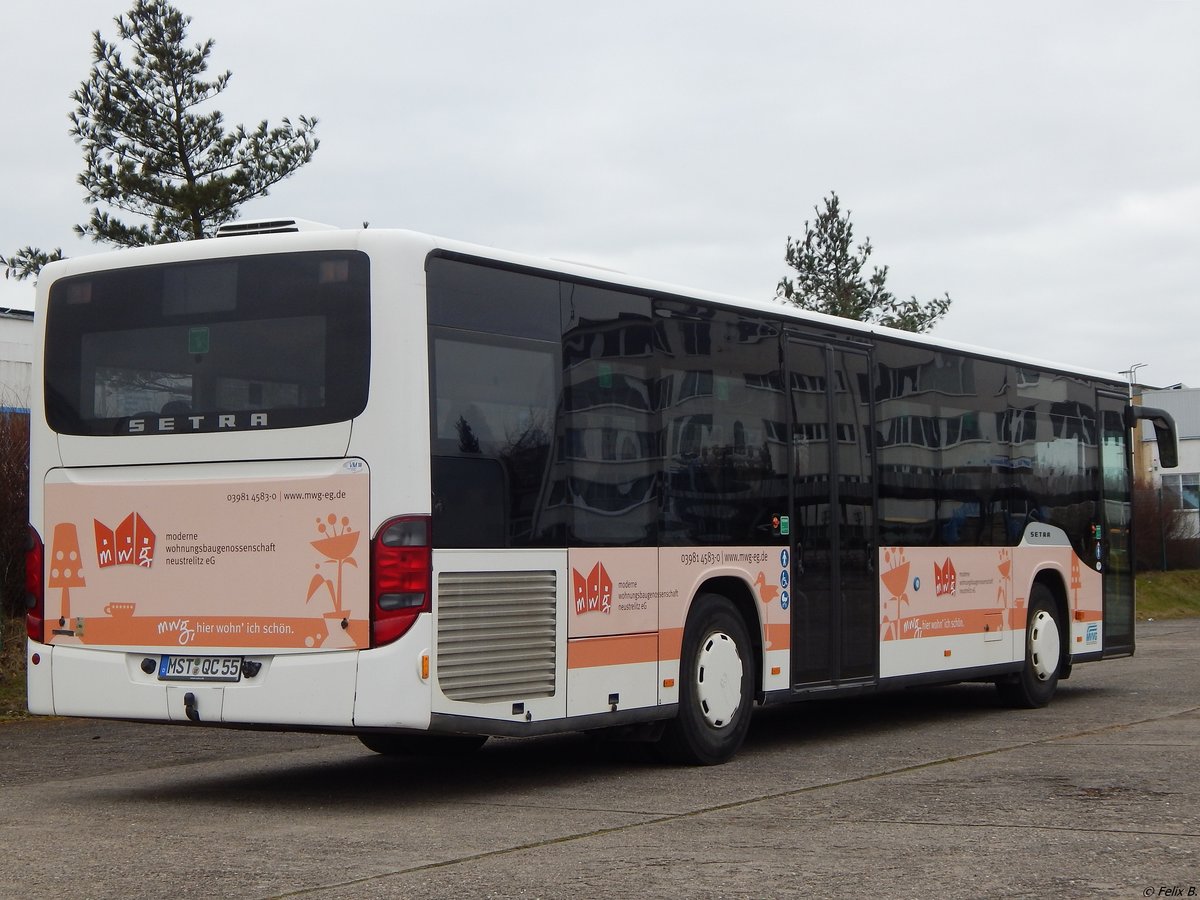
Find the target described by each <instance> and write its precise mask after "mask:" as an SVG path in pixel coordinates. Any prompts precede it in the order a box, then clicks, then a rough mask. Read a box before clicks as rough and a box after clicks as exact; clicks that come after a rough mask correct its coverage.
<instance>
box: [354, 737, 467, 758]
mask: <svg viewBox="0 0 1200 900" xmlns="http://www.w3.org/2000/svg"><path fill="white" fill-rule="evenodd" d="M358 739H359V740H360V741H361V742H362V745H363V746H364V747H366V748H367V749H368V750H371V751H373V752H375V753H379V754H381V755H383V756H464V755H466V754H469V753H474V752H475V751H476V750H478V749H479V748H480V747H482V746H483V745H484V742H485V741H487V735H486V734H387V733H372V734H360V735H359V736H358Z"/></svg>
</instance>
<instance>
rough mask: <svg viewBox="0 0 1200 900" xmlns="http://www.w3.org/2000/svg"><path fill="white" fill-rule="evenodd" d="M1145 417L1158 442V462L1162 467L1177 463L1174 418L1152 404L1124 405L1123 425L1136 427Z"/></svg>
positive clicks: (1172, 466) (1167, 467)
mask: <svg viewBox="0 0 1200 900" xmlns="http://www.w3.org/2000/svg"><path fill="white" fill-rule="evenodd" d="M1143 419H1145V420H1146V421H1148V422H1150V424H1151V425H1153V426H1154V440H1155V441H1157V442H1158V463H1159V465H1161V466H1162V467H1163V468H1164V469H1174V468H1175V467H1176V466H1178V465H1179V445H1178V444H1177V443H1176V441H1175V420H1174V419H1173V418H1171V414H1170V413H1169V412H1167V411H1166V410H1165V409H1155V408H1154V407H1152V406H1132V405H1131V406H1127V407H1125V427H1126V428H1131V429H1132V428H1136V427H1137V423H1138V422H1140V421H1141V420H1143Z"/></svg>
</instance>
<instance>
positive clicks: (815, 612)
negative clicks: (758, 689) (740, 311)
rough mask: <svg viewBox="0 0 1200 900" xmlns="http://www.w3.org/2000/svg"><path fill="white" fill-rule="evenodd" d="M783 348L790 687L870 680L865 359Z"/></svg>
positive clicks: (797, 343)
mask: <svg viewBox="0 0 1200 900" xmlns="http://www.w3.org/2000/svg"><path fill="white" fill-rule="evenodd" d="M787 347H788V349H787V381H788V395H789V398H790V402H789V407H790V410H791V423H790V427H791V438H792V439H791V448H790V450H791V462H790V468H789V471H790V472H791V473H792V475H791V483H792V484H791V488H792V497H791V516H790V521H789V526H790V527H789V531H790V536H791V554H792V567H791V568H792V572H791V578H792V591H791V603H792V684H793V685H794V686H795V687H797V688H813V687H822V686H834V685H841V684H845V683H848V682H849V683H854V682H861V681H869V680H871V679H873V678H874V677H875V674H876V671H877V656H878V637H879V617H878V608H877V607H878V603H877V602H876V599H875V598H876V594H877V591H876V574H875V568H876V562H875V559H874V555H875V554H876V547H875V513H874V510H875V503H874V484H873V477H872V471H873V469H872V456H871V452H872V447H871V443H872V439H873V435H874V428H873V426H872V422H871V414H872V413H871V402H870V399H871V398H870V383H871V368H870V358H869V356H868V355H867V354H866V353H865V352H862V351H860V350H856V349H850V348H847V347H835V346H831V345H827V344H818V343H809V342H806V341H802V340H798V339H795V338H792V339H789V340H788V342H787Z"/></svg>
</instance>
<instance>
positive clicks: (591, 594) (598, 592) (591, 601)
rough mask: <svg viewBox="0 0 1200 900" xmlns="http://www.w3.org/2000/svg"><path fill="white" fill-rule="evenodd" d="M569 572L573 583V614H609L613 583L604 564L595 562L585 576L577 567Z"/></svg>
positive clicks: (610, 612)
mask: <svg viewBox="0 0 1200 900" xmlns="http://www.w3.org/2000/svg"><path fill="white" fill-rule="evenodd" d="M571 574H572V576H574V583H575V615H577V616H581V615H583V614H584V613H590V612H600V613H604V614H605V615H611V614H612V596H613V583H612V579H611V578H609V576H608V572H607V571H606V570H605V568H604V566H603V565H601V564H600V563H596V565H594V566H593V567H592V571H591V572H589V573H588V574H587V575H586V576H585V575H583V574H582V573H581V572H580V571H579V570H578V569H572V570H571Z"/></svg>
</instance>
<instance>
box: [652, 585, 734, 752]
mask: <svg viewBox="0 0 1200 900" xmlns="http://www.w3.org/2000/svg"><path fill="white" fill-rule="evenodd" d="M753 661H754V652H753V649H752V647H751V645H750V638H749V635H748V634H747V632H746V626H745V624H744V623H743V622H742V617H741V616H739V615H738V613H737V610H736V609H734V607H733V604H731V603H730V602H729V601H728V600H726V599H725V598H724V597H722V596H720V595H717V594H702V595H701V596H700V597H698V598H696V602H695V604H694V605H693V607H692V611H691V613H690V614H689V615H688V620H687V625H686V627H685V628H684V630H683V647H682V657H681V659H680V661H679V714H678V715H677V716H676V717H675V718H674V719H672V720H671V721H670V722H669V723H667V727H666V729H665V731H664V732H663V735H662V737H661V738H660V740H659V742H658V748H659V752H660V753H661V754H662V756H664V757H665V758H666V759H668V760H671V761H672V762H679V763H685V764H688V765H696V766H712V765H717V764H718V763H723V762H725V761H726V760H728V759H729V758H730V757H732V756H733V754H734V753H736V752H737V749H738V748H739V747H740V746H741V745H742V741H743V740H744V739H745V737H746V730H747V729H748V728H749V727H750V704H751V702H752V701H753V686H754V675H753V672H752V669H751V667H752V665H753Z"/></svg>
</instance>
